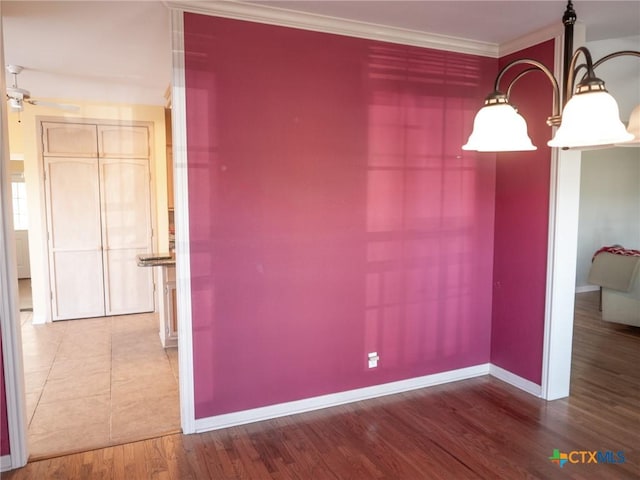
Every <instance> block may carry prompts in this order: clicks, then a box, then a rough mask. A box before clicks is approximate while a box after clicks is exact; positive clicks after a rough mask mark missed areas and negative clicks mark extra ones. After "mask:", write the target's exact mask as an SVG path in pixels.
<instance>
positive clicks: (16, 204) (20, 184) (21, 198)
mask: <svg viewBox="0 0 640 480" xmlns="http://www.w3.org/2000/svg"><path fill="white" fill-rule="evenodd" d="M26 187H27V184H26V183H24V175H22V174H17V175H16V174H14V175H12V178H11V198H12V200H13V228H14V229H15V230H27V229H28V228H29V220H28V216H27V188H26Z"/></svg>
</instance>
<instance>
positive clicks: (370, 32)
mask: <svg viewBox="0 0 640 480" xmlns="http://www.w3.org/2000/svg"><path fill="white" fill-rule="evenodd" d="M165 3H166V5H167V6H168V7H170V8H175V9H177V10H180V11H184V12H190V13H200V14H203V15H213V16H217V17H224V18H232V19H235V20H246V21H250V22H257V23H265V24H268V25H277V26H281V27H291V28H299V29H302V30H311V31H314V32H323V33H332V34H336V35H345V36H348V37H356V38H366V39H371V40H380V41H383V42H390V43H399V44H402V45H413V46H416V47H424V48H434V49H437V50H445V51H449V52H458V53H468V54H471V55H480V56H484V57H492V58H497V57H498V45H497V44H495V43H488V42H480V41H475V40H469V39H465V38H458V37H450V36H446V35H437V34H433V33H425V32H420V31H417V30H407V29H403V28H397V27H389V26H386V25H378V24H373V23H366V22H359V21H355V20H347V19H343V18H336V17H329V16H325V15H318V14H312V13H303V12H296V11H293V10H287V9H284V8H275V7H270V6H266V5H255V4H245V3H242V2H229V1H210V2H202V1H193V0H185V1H167V2H165Z"/></svg>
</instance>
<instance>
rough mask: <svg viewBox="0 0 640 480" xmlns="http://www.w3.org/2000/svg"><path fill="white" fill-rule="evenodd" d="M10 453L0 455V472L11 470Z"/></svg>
mask: <svg viewBox="0 0 640 480" xmlns="http://www.w3.org/2000/svg"><path fill="white" fill-rule="evenodd" d="M11 468H12V464H11V455H2V456H1V457H0V472H7V471H9V470H11Z"/></svg>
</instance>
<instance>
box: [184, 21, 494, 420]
mask: <svg viewBox="0 0 640 480" xmlns="http://www.w3.org/2000/svg"><path fill="white" fill-rule="evenodd" d="M185 58H186V86H187V90H186V100H187V142H188V172H189V221H190V235H191V245H190V248H191V275H192V278H191V285H192V293H191V296H192V297H191V300H192V309H193V348H194V375H195V404H196V405H195V408H196V418H204V417H208V416H213V415H218V414H224V413H229V412H234V411H241V410H246V409H250V408H255V407H261V406H266V405H272V404H277V403H282V402H287V401H293V400H299V399H303V398H308V397H314V396H318V395H323V394H329V393H335V392H340V391H345V390H350V389H355V388H360V387H366V386H371V385H377V384H382V383H386V382H391V381H396V380H402V379H407V378H412V377H417V376H421V375H427V374H432V373H436V372H442V371H447V370H452V369H458V368H462V367H467V366H472V365H477V364H483V363H486V362H488V361H489V356H490V332H491V303H492V269H493V235H494V198H495V157H492V156H489V157H486V156H476V155H475V154H473V153H468V152H464V153H463V152H462V151H461V149H460V146H461V145H462V144H463V143H464V142H465V141H466V136H468V134H469V131H470V128H471V124H472V122H473V117H474V115H475V112H476V110H477V108H478V99H481V98H483V97H484V95H485V94H486V93H487V92H488V91H490V90H491V84H492V81H493V78H494V75H495V72H496V69H497V60H495V59H490V58H484V57H476V56H472V55H463V54H456V53H450V52H441V51H435V50H428V49H421V48H414V47H407V46H401V45H393V44H387V43H383V42H376V41H370V40H363V39H355V38H349V37H342V36H337V35H328V34H322V33H316V32H308V31H303V30H296V29H289V28H282V27H274V26H268V25H262V24H256V23H249V22H242V21H236V20H229V19H221V18H215V17H208V16H201V15H195V14H186V15H185ZM371 351H377V352H378V353H379V355H380V358H381V360H380V363H379V367H378V368H376V369H368V368H367V362H366V358H367V353H368V352H371Z"/></svg>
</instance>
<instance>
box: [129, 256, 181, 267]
mask: <svg viewBox="0 0 640 480" xmlns="http://www.w3.org/2000/svg"><path fill="white" fill-rule="evenodd" d="M136 260H137V262H138V266H139V267H165V266H175V264H176V257H175V255H174V254H172V253H144V254H142V255H136Z"/></svg>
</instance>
